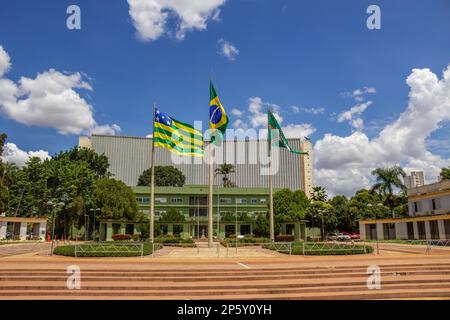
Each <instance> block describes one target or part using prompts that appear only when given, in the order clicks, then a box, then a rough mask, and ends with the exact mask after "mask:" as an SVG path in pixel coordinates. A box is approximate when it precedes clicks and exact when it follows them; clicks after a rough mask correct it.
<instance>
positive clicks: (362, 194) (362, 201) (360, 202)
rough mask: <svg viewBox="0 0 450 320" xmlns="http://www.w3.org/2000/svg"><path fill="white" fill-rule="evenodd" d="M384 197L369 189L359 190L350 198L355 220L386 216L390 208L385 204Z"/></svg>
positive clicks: (351, 210)
mask: <svg viewBox="0 0 450 320" xmlns="http://www.w3.org/2000/svg"><path fill="white" fill-rule="evenodd" d="M383 202H384V197H383V196H382V195H379V194H377V193H373V192H371V191H370V190H367V189H361V190H358V191H357V192H356V193H355V195H354V196H353V197H352V198H351V199H350V201H349V204H348V207H349V211H350V215H351V216H352V217H353V219H354V220H355V223H356V221H357V220H360V219H374V218H375V216H378V217H379V218H386V217H388V216H389V208H388V207H386V206H384V205H383Z"/></svg>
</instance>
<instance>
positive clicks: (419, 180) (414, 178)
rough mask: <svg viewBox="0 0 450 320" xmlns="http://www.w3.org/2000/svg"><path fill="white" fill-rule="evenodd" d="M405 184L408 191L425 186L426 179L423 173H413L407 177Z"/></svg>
mask: <svg viewBox="0 0 450 320" xmlns="http://www.w3.org/2000/svg"><path fill="white" fill-rule="evenodd" d="M404 182H405V187H406V188H407V189H412V188H416V187H422V186H424V185H425V178H424V175H423V171H412V172H411V174H410V175H409V176H406V177H405V179H404Z"/></svg>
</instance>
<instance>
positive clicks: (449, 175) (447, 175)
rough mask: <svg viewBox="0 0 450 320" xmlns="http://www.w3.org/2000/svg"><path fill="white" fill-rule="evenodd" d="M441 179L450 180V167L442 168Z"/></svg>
mask: <svg viewBox="0 0 450 320" xmlns="http://www.w3.org/2000/svg"><path fill="white" fill-rule="evenodd" d="M441 178H442V180H450V167H448V168H442V170H441Z"/></svg>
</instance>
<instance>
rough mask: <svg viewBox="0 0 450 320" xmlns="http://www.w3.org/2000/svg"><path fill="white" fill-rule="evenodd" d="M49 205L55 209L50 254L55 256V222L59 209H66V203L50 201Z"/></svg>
mask: <svg viewBox="0 0 450 320" xmlns="http://www.w3.org/2000/svg"><path fill="white" fill-rule="evenodd" d="M47 205H49V206H51V207H53V223H52V244H51V249H50V254H51V255H53V241H54V239H55V222H56V214H57V208H62V207H64V205H65V203H64V202H54V201H52V200H49V201H48V202H47Z"/></svg>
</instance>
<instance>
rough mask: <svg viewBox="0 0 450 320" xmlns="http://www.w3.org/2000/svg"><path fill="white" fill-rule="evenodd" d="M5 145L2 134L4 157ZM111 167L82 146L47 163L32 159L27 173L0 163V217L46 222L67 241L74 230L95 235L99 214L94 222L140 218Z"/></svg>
mask: <svg viewBox="0 0 450 320" xmlns="http://www.w3.org/2000/svg"><path fill="white" fill-rule="evenodd" d="M5 140H6V135H2V136H1V140H0V153H1V151H3V150H2V149H3V146H4V143H5ZM108 168H109V163H108V159H107V157H106V156H104V155H98V154H97V153H95V152H94V151H92V150H89V149H85V148H77V147H76V148H73V149H71V150H68V151H65V152H61V153H59V154H57V155H55V156H54V157H52V158H51V159H47V160H41V159H39V158H30V160H29V161H28V162H27V163H26V165H25V166H24V167H23V168H18V167H17V166H16V165H14V164H12V163H3V162H1V160H0V190H1V192H0V195H1V196H0V213H6V215H8V216H21V217H27V216H39V217H47V218H49V223H50V225H51V224H52V223H53V221H55V229H56V234H59V235H60V236H62V235H65V237H67V236H68V235H69V234H71V228H72V227H75V228H76V229H77V230H84V228H85V227H86V226H89V234H91V233H92V232H93V230H94V229H95V228H94V223H93V222H94V216H93V215H94V214H95V216H96V217H95V219H117V220H119V219H137V218H139V217H138V205H137V202H136V199H135V195H134V194H133V191H132V190H131V188H129V187H127V186H126V185H125V184H124V183H123V182H121V181H117V180H115V179H113V178H112V177H111V174H110V173H109V172H108ZM97 221H98V220H97ZM83 233H84V231H83Z"/></svg>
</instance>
